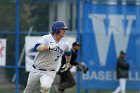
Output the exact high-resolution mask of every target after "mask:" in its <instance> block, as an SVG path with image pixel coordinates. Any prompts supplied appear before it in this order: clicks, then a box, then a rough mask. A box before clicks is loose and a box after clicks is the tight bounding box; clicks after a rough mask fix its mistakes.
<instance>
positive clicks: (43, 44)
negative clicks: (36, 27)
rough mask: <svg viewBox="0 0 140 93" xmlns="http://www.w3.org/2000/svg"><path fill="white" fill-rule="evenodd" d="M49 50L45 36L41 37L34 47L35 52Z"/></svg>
mask: <svg viewBox="0 0 140 93" xmlns="http://www.w3.org/2000/svg"><path fill="white" fill-rule="evenodd" d="M48 49H49V46H47V38H46V36H42V37H41V38H40V39H39V40H38V41H37V42H36V44H35V45H34V50H35V51H46V50H48Z"/></svg>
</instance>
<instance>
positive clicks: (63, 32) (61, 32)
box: [59, 29, 65, 37]
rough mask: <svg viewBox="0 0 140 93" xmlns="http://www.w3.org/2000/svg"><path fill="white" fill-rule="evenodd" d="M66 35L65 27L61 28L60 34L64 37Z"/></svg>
mask: <svg viewBox="0 0 140 93" xmlns="http://www.w3.org/2000/svg"><path fill="white" fill-rule="evenodd" d="M64 35H65V29H60V33H59V36H61V37H64Z"/></svg>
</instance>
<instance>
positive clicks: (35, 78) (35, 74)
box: [23, 69, 40, 93]
mask: <svg viewBox="0 0 140 93" xmlns="http://www.w3.org/2000/svg"><path fill="white" fill-rule="evenodd" d="M39 79H40V72H39V71H37V70H35V69H31V71H30V73H29V77H28V81H27V85H26V88H25V89H24V91H23V93H34V89H35V88H36V87H37V85H39Z"/></svg>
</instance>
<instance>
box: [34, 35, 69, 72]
mask: <svg viewBox="0 0 140 93" xmlns="http://www.w3.org/2000/svg"><path fill="white" fill-rule="evenodd" d="M36 43H40V44H43V45H47V46H51V45H52V44H55V45H56V46H57V48H55V49H53V50H47V51H43V52H38V53H37V55H36V57H35V60H34V65H35V66H36V67H38V68H41V69H46V70H55V69H56V68H57V66H58V64H59V59H60V58H61V56H62V55H63V53H64V52H69V51H70V48H69V46H68V43H67V42H66V41H65V40H64V39H63V38H61V39H60V40H59V42H57V41H56V40H55V38H53V36H52V35H51V34H48V35H44V36H42V37H41V38H40V39H39V40H38V41H37V42H36Z"/></svg>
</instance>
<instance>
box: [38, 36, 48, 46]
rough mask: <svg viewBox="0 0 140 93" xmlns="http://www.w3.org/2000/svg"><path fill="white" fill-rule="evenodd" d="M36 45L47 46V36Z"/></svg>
mask: <svg viewBox="0 0 140 93" xmlns="http://www.w3.org/2000/svg"><path fill="white" fill-rule="evenodd" d="M36 44H41V45H46V44H47V36H46V35H44V36H42V37H41V38H40V39H39V40H38V41H37V42H36Z"/></svg>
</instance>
